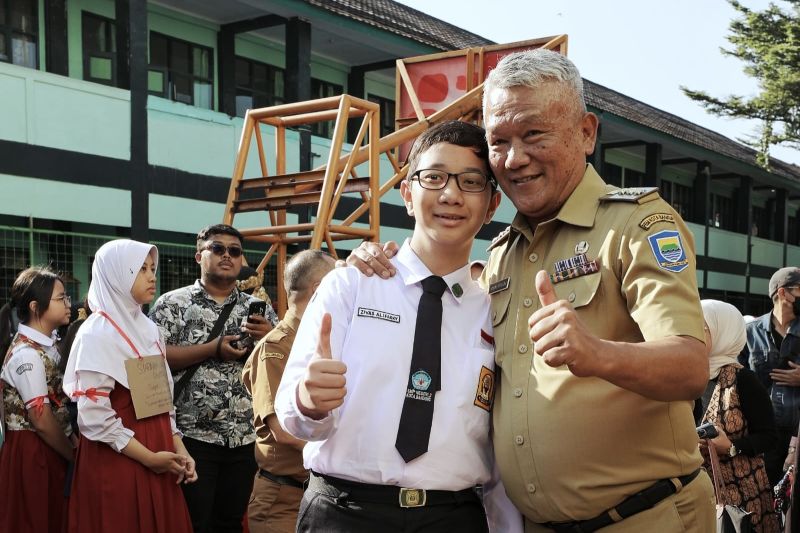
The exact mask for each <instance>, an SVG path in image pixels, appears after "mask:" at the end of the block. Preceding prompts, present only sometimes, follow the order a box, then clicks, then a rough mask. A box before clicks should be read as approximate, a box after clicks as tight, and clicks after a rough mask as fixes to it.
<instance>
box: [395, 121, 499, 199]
mask: <svg viewBox="0 0 800 533" xmlns="http://www.w3.org/2000/svg"><path fill="white" fill-rule="evenodd" d="M440 143H447V144H454V145H456V146H463V147H464V148H472V151H473V152H475V155H477V156H478V157H479V158H480V159H481V161H483V162H484V163H485V164H486V175H487V177H489V181H490V182H491V184H492V188H493V189H494V188H496V187H497V184H496V182H495V179H494V175H493V174H492V167H491V166H490V165H489V145H488V144H487V143H486V130H484V129H483V128H481V127H480V126H476V125H475V124H472V123H470V122H462V121H460V120H450V121H448V122H442V123H441V124H437V125H436V126H433V127H432V128H430V129H428V130H425V131H424V132H423V133H422V135H420V136H419V137H417V140H416V141H414V145H413V146H412V147H411V152H410V153H409V154H408V160H407V163H408V174H407V176H408V177H410V176H411V175H412V174H414V172H416V171H417V165H418V164H419V159H420V157H422V154H424V153H425V152H426V151H427V150H428V149H429V148H430V147H431V146H434V145H436V144H440Z"/></svg>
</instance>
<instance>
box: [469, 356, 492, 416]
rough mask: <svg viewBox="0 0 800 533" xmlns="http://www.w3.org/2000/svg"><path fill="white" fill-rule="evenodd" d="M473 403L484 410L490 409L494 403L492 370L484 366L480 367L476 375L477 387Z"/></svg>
mask: <svg viewBox="0 0 800 533" xmlns="http://www.w3.org/2000/svg"><path fill="white" fill-rule="evenodd" d="M473 403H474V404H475V405H477V406H478V407H480V408H481V409H483V410H484V411H491V410H492V404H493V403H494V371H493V370H489V369H488V368H486V367H485V366H482V367H481V374H480V376H478V387H477V389H476V390H475V401H474V402H473Z"/></svg>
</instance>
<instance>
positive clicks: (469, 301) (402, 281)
mask: <svg viewBox="0 0 800 533" xmlns="http://www.w3.org/2000/svg"><path fill="white" fill-rule="evenodd" d="M393 263H394V265H395V267H396V268H397V275H396V276H394V277H393V278H391V279H389V280H384V279H381V278H380V277H378V276H374V277H366V276H363V275H362V274H361V273H360V272H359V271H358V270H357V269H355V268H339V269H335V270H334V271H333V272H331V273H329V274H328V275H327V276H325V278H324V279H323V280H322V283H321V284H320V286H319V288H318V289H317V292H316V294H315V295H314V297H313V298H312V301H311V302H310V304H309V306H308V308H307V309H306V311H305V313H304V314H303V320H302V321H301V322H300V327H299V329H298V332H297V338H296V339H295V342H294V345H293V347H292V352H291V355H290V356H289V359H288V362H287V365H286V369H285V371H284V374H283V378H282V380H281V384H280V387H279V388H278V394H277V397H276V401H275V412H276V414H277V416H278V420H279V421H280V423H281V425H282V426H283V427H284V428H285V429H286V430H287V431H288V432H289V433H291V434H292V435H294V436H295V437H298V438H300V439H303V440H306V441H309V442H308V444H306V446H305V447H304V448H303V460H304V464H305V467H306V468H309V469H311V470H313V471H315V472H318V473H321V474H327V475H331V476H335V477H338V478H342V479H348V480H352V481H357V482H361V483H370V484H379V485H394V486H398V487H409V488H417V489H427V490H432V489H439V490H450V491H458V490H462V489H466V488H469V487H473V486H475V485H481V484H482V485H484V486H485V494H486V495H485V505H486V508H487V513H488V514H489V515H490V516H489V521H490V525H491V524H492V523H494V524H495V527H492V529H493V530H495V531H521V518H519V517H520V515H519V513H518V512H517V511H516V509H515V508H514V507H513V505H511V503H510V502H509V501H508V500H507V498H506V496H505V490H504V489H503V487H502V484H500V483H499V480H498V478H497V475H496V473H495V474H494V475H493V466H494V454H493V449H492V442H491V438H490V434H489V431H490V413H489V411H487V410H486V409H484V408H482V407H479V406H478V405H475V404H476V403H477V402H476V395H477V393H478V391H479V388H478V387H479V381H480V378H481V369H482V368H486V369H488V370H491V371H492V372H493V371H494V349H493V346H492V344H491V343H490V339H491V335H492V324H491V320H490V316H489V296H488V295H487V294H486V292H485V291H484V290H483V289H482V288H481V287H480V286H479V285H478V284H477V283H476V282H474V281H473V280H472V278H471V276H470V271H469V265H465V266H464V267H462V268H460V269H458V270H456V271H455V272H452V273H450V274H448V275H446V276H443V278H444V280H445V282H446V283H447V286H448V290H447V291H445V293H444V294H443V296H442V308H443V310H442V359H441V387H442V388H441V390H440V391H438V392H436V395H435V397H434V411H433V423H432V427H431V435H430V441H429V446H428V451H427V453H425V454H423V455H422V456H420V457H418V458H416V459H414V460H413V461H411V462H409V463H406V462H405V461H404V460H403V458H402V457H401V456H400V454H399V452H398V451H397V449H396V448H395V441H396V438H397V431H398V425H399V423H400V415H401V413H402V410H403V401H404V399H405V394H406V389H407V387H408V382H409V370H410V366H411V353H412V348H413V342H414V330H415V326H416V317H417V306H418V305H419V300H420V297H421V296H422V285H421V283H420V282H421V281H422V280H423V279H425V278H427V277H428V276H431V275H432V274H431V272H430V271H429V270H428V268H427V267H426V266H425V265H424V264H423V263H422V261H420V259H419V258H418V257H417V256H416V254H415V253H414V251H413V250H412V249H411V246H410V245H409V241H406V242H405V244H404V245H403V247H402V248H401V249H400V251H399V252H398V254H397V256H396V258H395V259H394V260H393ZM456 285H458V286H460V290H459V289H458V288H455V287H456ZM326 312H327V313H330V314H331V317H332V329H331V353H332V356H333V358H334V359H338V360H341V361H343V362H344V363H345V364H346V365H347V372H346V374H345V377H346V379H347V395H346V397H345V399H344V403H343V404H342V406H341V407H339V408H338V409H336V410H334V412H332V413H331V414H329V415H328V416H327V417H326V418H324V419H322V420H313V419H310V418H308V417H305V416H303V415H302V414H301V413H300V411H299V409H298V407H297V403H296V390H297V386H298V383H299V382H300V380H301V379H302V378H303V375H304V373H305V370H306V367H307V365H308V362H309V360H310V359H311V357H312V356H313V355H314V354H315V352H316V347H317V339H318V337H319V327H320V323H321V320H322V316H323V314H324V313H326ZM481 331H483V333H484V335H482V334H481ZM486 500H488V501H486ZM492 515H495V517H493V516H492ZM498 520H501V521H502V522H503V525H497V524H498Z"/></svg>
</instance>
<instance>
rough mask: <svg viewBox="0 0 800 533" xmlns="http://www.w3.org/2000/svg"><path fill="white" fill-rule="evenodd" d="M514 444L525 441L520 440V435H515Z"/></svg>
mask: <svg viewBox="0 0 800 533" xmlns="http://www.w3.org/2000/svg"><path fill="white" fill-rule="evenodd" d="M514 442H516V443H517V444H522V443H523V442H525V439H524V438H522V435H517V436H516V437H514Z"/></svg>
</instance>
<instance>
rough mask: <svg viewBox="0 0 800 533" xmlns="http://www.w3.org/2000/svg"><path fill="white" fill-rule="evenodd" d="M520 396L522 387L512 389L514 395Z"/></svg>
mask: <svg viewBox="0 0 800 533" xmlns="http://www.w3.org/2000/svg"><path fill="white" fill-rule="evenodd" d="M520 396H522V389H520V388H516V389H514V397H515V398H519V397H520Z"/></svg>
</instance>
